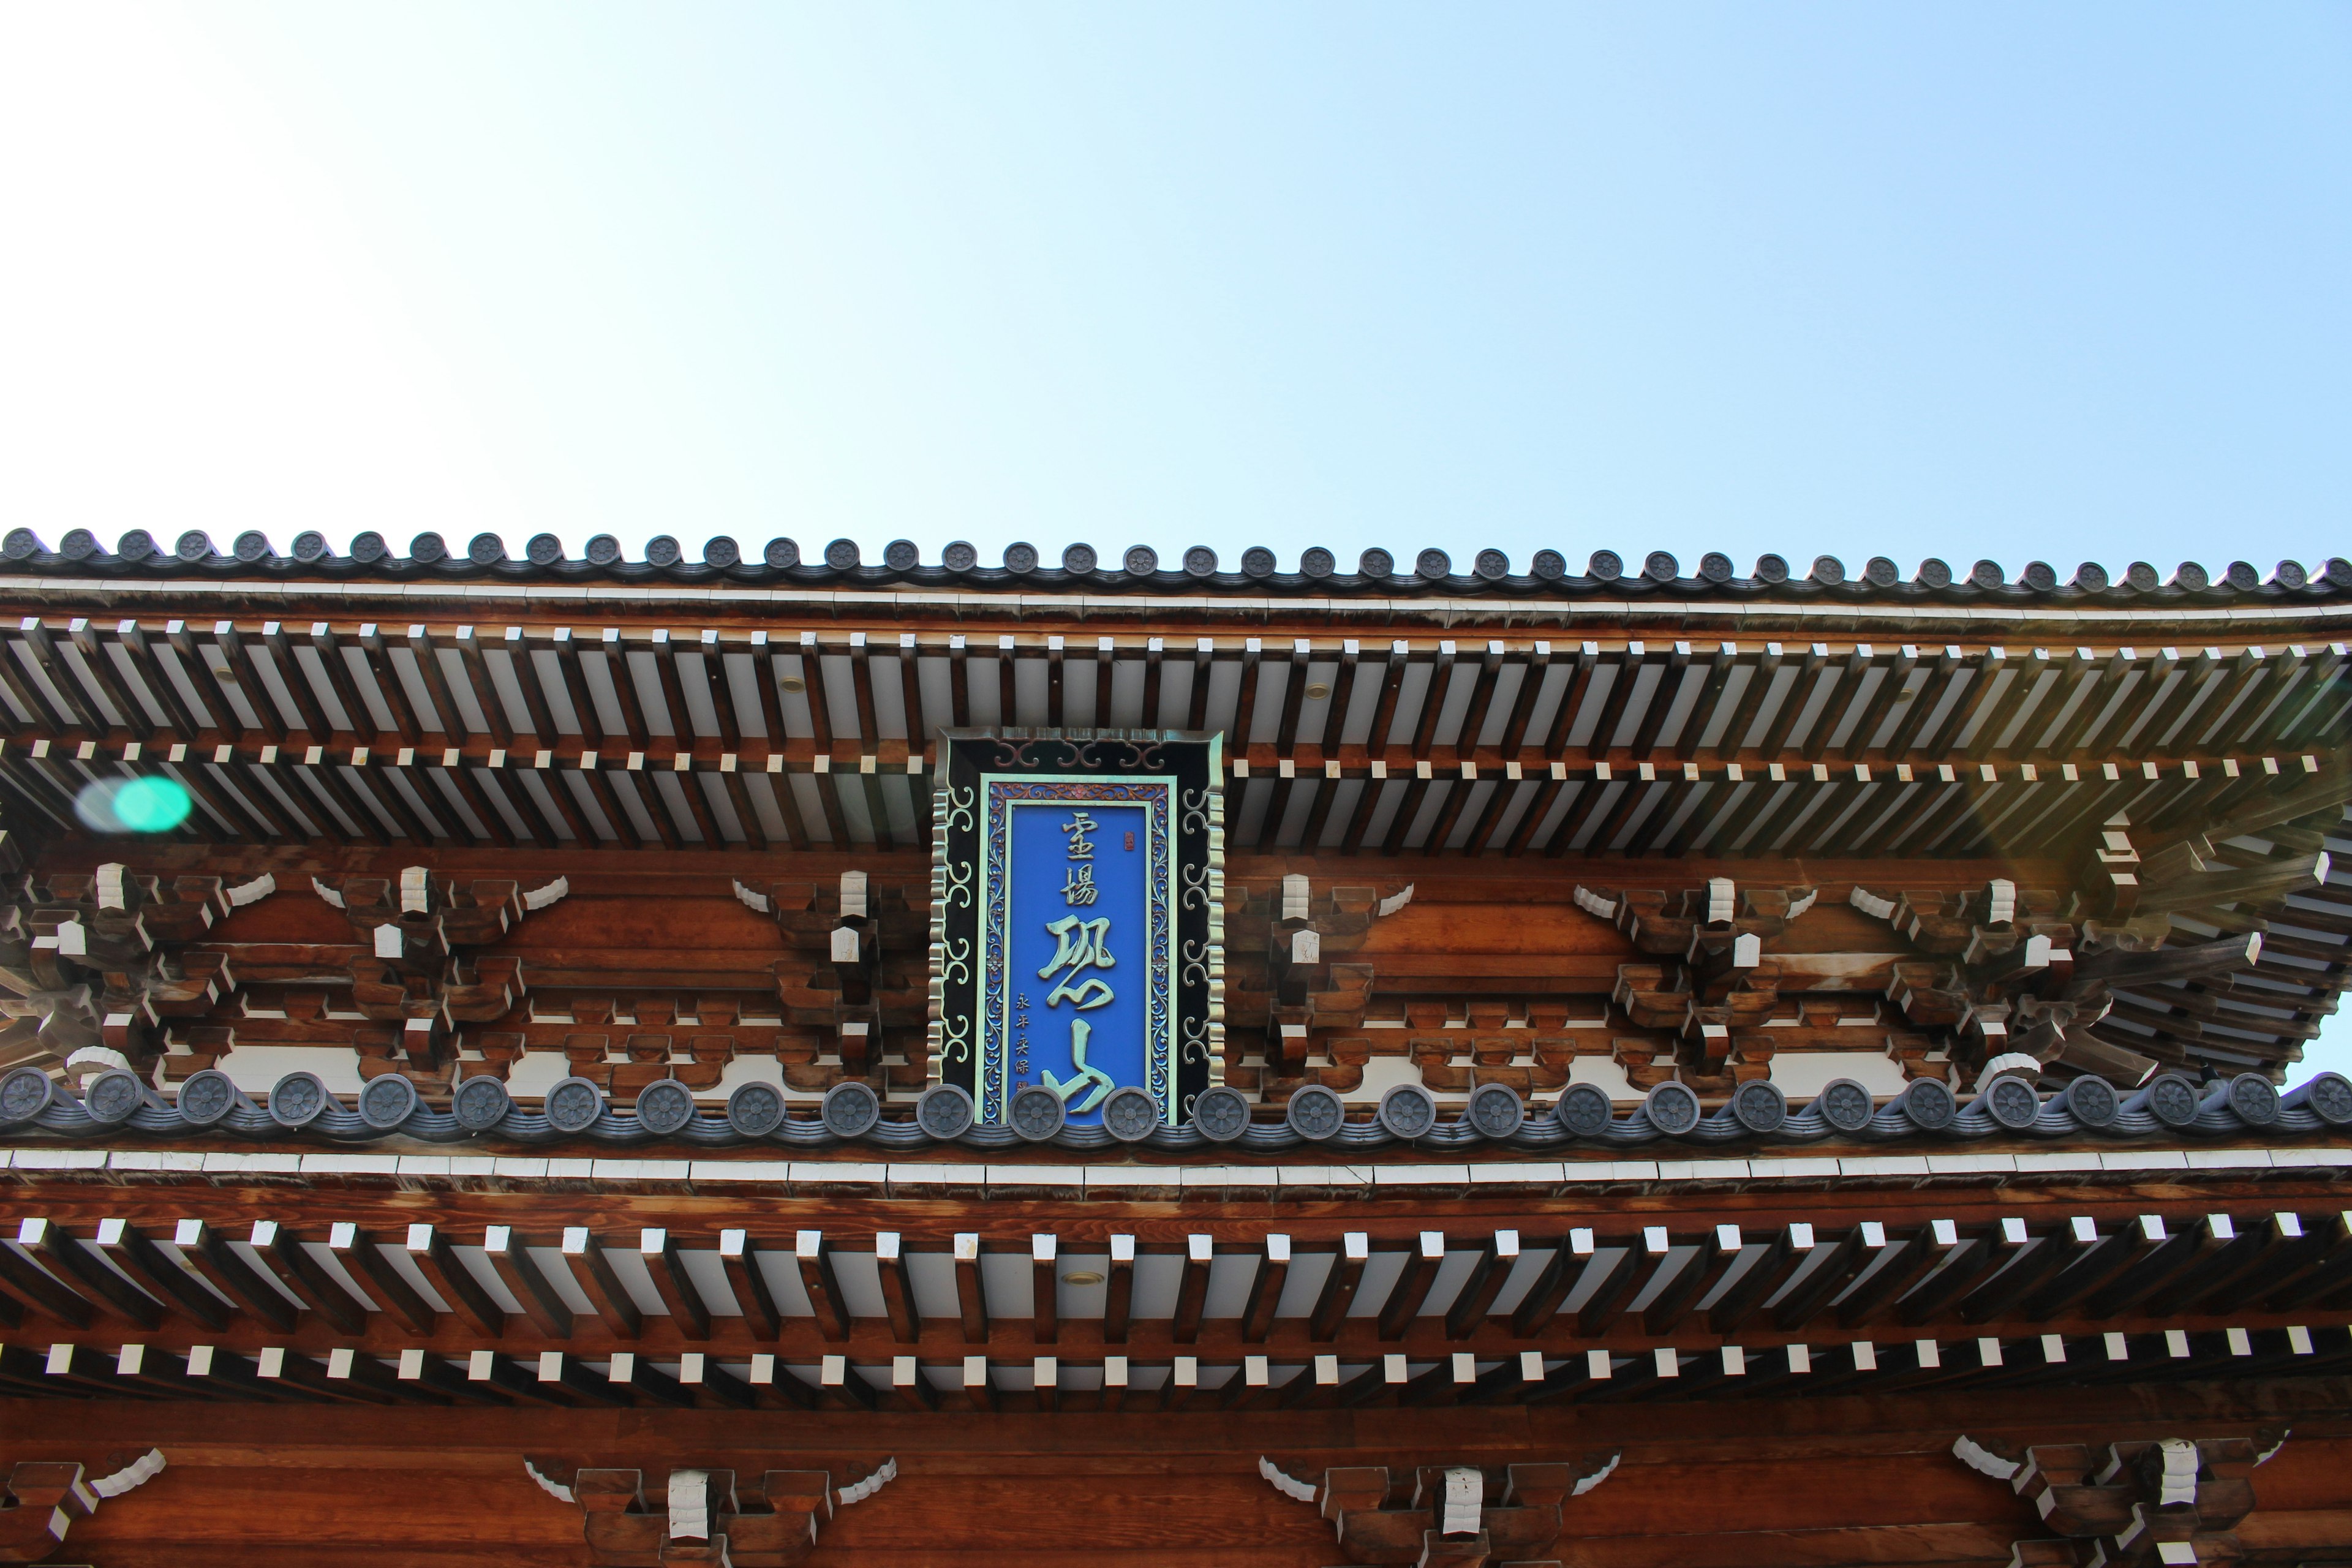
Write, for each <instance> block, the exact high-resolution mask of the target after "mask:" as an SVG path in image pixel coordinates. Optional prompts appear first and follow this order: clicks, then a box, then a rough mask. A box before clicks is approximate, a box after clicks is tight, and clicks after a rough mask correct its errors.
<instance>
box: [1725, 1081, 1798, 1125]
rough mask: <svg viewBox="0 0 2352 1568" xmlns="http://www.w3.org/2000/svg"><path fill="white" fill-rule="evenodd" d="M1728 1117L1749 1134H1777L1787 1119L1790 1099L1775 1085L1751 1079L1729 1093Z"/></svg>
mask: <svg viewBox="0 0 2352 1568" xmlns="http://www.w3.org/2000/svg"><path fill="white" fill-rule="evenodd" d="M1731 1115H1732V1119H1733V1120H1734V1121H1738V1123H1739V1125H1740V1126H1742V1127H1745V1128H1746V1129H1748V1131H1750V1132H1777V1131H1780V1126H1781V1123H1783V1122H1785V1121H1788V1120H1789V1097H1788V1096H1787V1095H1785V1094H1783V1093H1781V1092H1780V1086H1779V1085H1778V1084H1774V1083H1769V1082H1767V1081H1765V1080H1764V1079H1749V1080H1748V1082H1746V1083H1743V1084H1741V1085H1740V1086H1739V1087H1738V1089H1733V1090H1732V1091H1731Z"/></svg>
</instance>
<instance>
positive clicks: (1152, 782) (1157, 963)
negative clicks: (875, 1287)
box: [930, 729, 1224, 1127]
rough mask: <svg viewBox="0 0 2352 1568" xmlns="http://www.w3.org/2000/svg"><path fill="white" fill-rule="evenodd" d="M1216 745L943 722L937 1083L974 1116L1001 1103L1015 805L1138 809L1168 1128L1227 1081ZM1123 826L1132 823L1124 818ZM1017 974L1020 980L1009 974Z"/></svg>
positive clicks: (1155, 1094) (1009, 1055)
mask: <svg viewBox="0 0 2352 1568" xmlns="http://www.w3.org/2000/svg"><path fill="white" fill-rule="evenodd" d="M1223 773H1224V769H1223V737H1222V735H1219V734H1214V733H1205V734H1202V733H1191V732H1186V731H1167V730H1061V731H1045V730H1018V729H1008V730H950V731H945V732H944V733H943V734H942V735H941V737H940V758H939V763H938V765H937V766H936V768H935V769H934V772H933V784H934V789H935V792H936V794H935V800H934V813H933V817H932V820H933V823H934V827H933V829H932V842H931V952H930V1060H931V1080H932V1081H933V1082H935V1083H950V1084H954V1085H956V1086H958V1087H959V1088H961V1089H963V1090H964V1091H965V1092H966V1093H968V1094H970V1095H971V1097H972V1102H973V1105H974V1107H975V1108H976V1109H977V1110H978V1113H979V1117H980V1120H981V1121H982V1122H984V1123H990V1124H1000V1123H1002V1122H1003V1121H1004V1120H1005V1117H1006V1112H1007V1110H1008V1108H1009V1106H1010V1103H1011V1098H1012V1093H1013V1089H1014V1088H1015V1087H1017V1086H1016V1084H1015V1083H1014V1078H1015V1074H1014V1073H1013V1012H1012V997H1013V992H1014V991H1015V990H1016V989H1017V987H1016V986H1015V985H1013V984H1012V983H1011V979H1010V978H1008V969H1007V959H1008V947H1009V942H1008V938H1007V922H1008V921H1009V919H1010V917H1011V907H1012V902H1013V892H1012V886H1013V877H1012V874H1011V873H1012V862H1013V847H1012V840H1013V833H1012V822H1013V816H1014V813H1015V812H1016V810H1017V809H1018V808H1019V807H1021V806H1023V805H1034V804H1043V803H1051V804H1052V805H1055V806H1057V807H1058V806H1066V805H1068V806H1076V805H1082V804H1083V803H1085V802H1087V801H1095V802H1099V803H1101V804H1102V805H1108V806H1114V807H1125V806H1140V807H1142V808H1143V811H1144V818H1145V821H1146V822H1147V824H1148V825H1149V826H1148V827H1147V829H1146V832H1145V835H1144V837H1145V839H1146V843H1145V845H1144V848H1145V851H1146V868H1145V872H1144V889H1145V892H1144V909H1145V920H1146V925H1147V931H1146V933H1145V936H1144V942H1143V956H1144V959H1145V967H1146V969H1147V972H1148V973H1146V975H1145V976H1143V977H1142V981H1143V984H1144V985H1145V988H1146V989H1145V1002H1144V1009H1143V1018H1144V1024H1143V1029H1144V1041H1143V1044H1144V1052H1143V1060H1144V1066H1145V1071H1144V1076H1143V1079H1141V1081H1139V1084H1138V1087H1139V1088H1142V1089H1145V1090H1147V1091H1148V1092H1149V1093H1150V1096H1151V1100H1152V1104H1153V1106H1154V1108H1155V1110H1156V1111H1157V1113H1158V1120H1159V1121H1160V1123H1161V1124H1162V1125H1165V1126H1171V1127H1172V1126H1181V1124H1183V1122H1184V1121H1186V1120H1188V1119H1189V1117H1190V1115H1191V1110H1192V1101H1193V1100H1194V1099H1196V1098H1197V1097H1198V1096H1199V1094H1200V1093H1201V1091H1202V1089H1207V1088H1208V1087H1209V1086H1210V1085H1212V1084H1215V1083H1222V1082H1223V1080H1224V1060H1223V1058H1224V789H1223ZM1130 820H1131V818H1130ZM1013 978H1017V977H1013Z"/></svg>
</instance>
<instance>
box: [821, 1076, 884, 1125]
mask: <svg viewBox="0 0 2352 1568" xmlns="http://www.w3.org/2000/svg"><path fill="white" fill-rule="evenodd" d="M818 1114H819V1116H820V1117H821V1119H822V1120H823V1121H824V1127H825V1131H828V1132H830V1133H832V1134H833V1135H834V1136H835V1137H836V1138H863V1137H865V1136H866V1134H867V1133H868V1132H871V1131H874V1126H875V1123H877V1122H878V1121H881V1120H882V1097H881V1096H880V1095H878V1094H876V1093H875V1092H874V1086H873V1085H872V1084H868V1083H860V1082H859V1081H858V1080H856V1079H849V1080H848V1081H846V1082H844V1083H837V1084H835V1085H834V1086H833V1087H832V1088H831V1089H826V1090H825V1091H824V1107H823V1109H822V1110H820V1111H819V1113H818Z"/></svg>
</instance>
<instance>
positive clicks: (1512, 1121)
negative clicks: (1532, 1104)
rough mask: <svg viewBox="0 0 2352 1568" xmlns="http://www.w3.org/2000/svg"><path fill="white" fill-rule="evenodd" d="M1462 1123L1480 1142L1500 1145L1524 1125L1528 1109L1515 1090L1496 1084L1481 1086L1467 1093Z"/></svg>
mask: <svg viewBox="0 0 2352 1568" xmlns="http://www.w3.org/2000/svg"><path fill="white" fill-rule="evenodd" d="M1462 1119H1463V1120H1464V1121H1467V1122H1468V1123H1470V1126H1471V1128H1472V1130H1473V1131H1475V1132H1476V1133H1477V1134H1478V1136H1480V1137H1481V1138H1485V1139H1487V1140H1489V1141H1491V1142H1502V1141H1503V1140H1504V1139H1506V1138H1508V1137H1510V1136H1511V1135H1512V1134H1513V1133H1515V1132H1517V1131H1518V1130H1519V1129H1520V1127H1521V1126H1523V1125H1524V1124H1525V1123H1526V1121H1527V1119H1528V1108H1527V1106H1526V1105H1525V1104H1524V1103H1523V1102H1521V1100H1520V1099H1519V1097H1518V1094H1517V1091H1516V1090H1514V1089H1507V1088H1505V1087H1504V1086H1503V1085H1501V1084H1499V1083H1486V1084H1480V1085H1479V1086H1478V1087H1477V1088H1476V1089H1472V1090H1471V1091H1470V1103H1469V1104H1468V1105H1467V1106H1465V1107H1464V1109H1463V1112H1462Z"/></svg>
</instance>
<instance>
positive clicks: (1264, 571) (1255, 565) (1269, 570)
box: [1242, 544, 1280, 577]
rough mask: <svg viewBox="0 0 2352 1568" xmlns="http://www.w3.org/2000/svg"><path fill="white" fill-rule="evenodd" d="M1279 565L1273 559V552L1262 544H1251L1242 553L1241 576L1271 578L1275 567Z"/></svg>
mask: <svg viewBox="0 0 2352 1568" xmlns="http://www.w3.org/2000/svg"><path fill="white" fill-rule="evenodd" d="M1279 564H1280V563H1279V562H1277V561H1276V560H1275V558H1274V552H1273V551H1271V550H1268V549H1267V548H1266V547H1265V545H1263V544H1253V545H1251V546H1250V547H1249V548H1248V549H1247V550H1244V551H1243V552H1242V575H1243V576H1244V577H1271V576H1273V575H1274V569H1275V567H1276V566H1277V565H1279Z"/></svg>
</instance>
